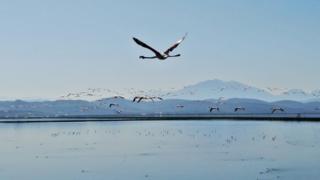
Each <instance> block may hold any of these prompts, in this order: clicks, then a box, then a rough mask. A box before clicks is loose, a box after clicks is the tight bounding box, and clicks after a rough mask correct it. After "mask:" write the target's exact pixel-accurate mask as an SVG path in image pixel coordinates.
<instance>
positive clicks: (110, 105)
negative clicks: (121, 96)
mask: <svg viewBox="0 0 320 180" xmlns="http://www.w3.org/2000/svg"><path fill="white" fill-rule="evenodd" d="M112 106H116V107H118V106H119V104H113V103H111V104H109V108H111V107H112Z"/></svg>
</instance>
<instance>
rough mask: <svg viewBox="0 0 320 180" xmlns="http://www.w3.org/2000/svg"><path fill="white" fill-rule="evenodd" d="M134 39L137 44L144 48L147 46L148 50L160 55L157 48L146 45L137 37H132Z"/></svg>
mask: <svg viewBox="0 0 320 180" xmlns="http://www.w3.org/2000/svg"><path fill="white" fill-rule="evenodd" d="M132 39H133V40H134V42H136V43H137V44H138V45H140V46H142V47H144V48H147V49H149V50H151V51H152V52H153V53H155V54H156V56H162V55H161V53H159V52H158V51H157V50H155V49H153V48H152V47H151V46H149V45H147V44H146V43H144V42H142V41H140V40H139V39H137V38H135V37H134V38H132Z"/></svg>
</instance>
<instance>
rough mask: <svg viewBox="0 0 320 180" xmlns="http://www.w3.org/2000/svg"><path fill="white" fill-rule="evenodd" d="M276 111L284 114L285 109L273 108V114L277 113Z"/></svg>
mask: <svg viewBox="0 0 320 180" xmlns="http://www.w3.org/2000/svg"><path fill="white" fill-rule="evenodd" d="M276 111H280V112H284V109H283V108H272V112H271V113H272V114H273V113H275V112H276Z"/></svg>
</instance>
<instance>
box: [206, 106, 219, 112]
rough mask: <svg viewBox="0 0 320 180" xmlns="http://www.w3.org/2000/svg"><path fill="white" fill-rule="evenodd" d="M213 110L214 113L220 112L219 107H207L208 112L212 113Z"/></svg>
mask: <svg viewBox="0 0 320 180" xmlns="http://www.w3.org/2000/svg"><path fill="white" fill-rule="evenodd" d="M213 110H215V111H218V112H219V111H220V108H219V107H209V111H210V112H212V111H213Z"/></svg>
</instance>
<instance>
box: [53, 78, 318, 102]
mask: <svg viewBox="0 0 320 180" xmlns="http://www.w3.org/2000/svg"><path fill="white" fill-rule="evenodd" d="M113 96H122V97H126V98H128V99H132V98H133V97H135V96H157V97H162V98H165V99H185V100H205V99H219V98H220V99H221V98H223V99H230V98H248V99H259V100H264V101H269V102H270V101H280V100H294V101H303V102H310V101H320V90H315V91H312V92H310V93H309V92H305V91H303V90H301V89H286V88H271V87H268V88H265V89H262V88H257V87H254V86H250V85H247V84H243V83H239V82H236V81H222V80H218V79H214V80H208V81H203V82H199V83H197V84H194V85H189V86H185V87H183V88H181V89H178V90H175V89H170V90H163V89H156V90H141V89H140V90H138V89H133V88H126V89H120V90H117V91H115V90H111V89H104V88H89V89H87V90H84V91H79V92H69V93H66V94H65V95H63V96H61V97H59V98H58V99H61V100H88V101H95V100H98V99H103V98H108V97H113Z"/></svg>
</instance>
